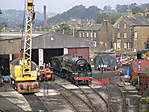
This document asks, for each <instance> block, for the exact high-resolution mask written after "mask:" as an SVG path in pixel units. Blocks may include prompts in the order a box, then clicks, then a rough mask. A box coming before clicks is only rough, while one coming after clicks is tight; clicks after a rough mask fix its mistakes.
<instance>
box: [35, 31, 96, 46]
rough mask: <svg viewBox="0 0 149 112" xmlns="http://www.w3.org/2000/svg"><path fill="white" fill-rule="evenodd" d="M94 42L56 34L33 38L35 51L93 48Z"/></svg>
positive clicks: (50, 33)
mask: <svg viewBox="0 0 149 112" xmlns="http://www.w3.org/2000/svg"><path fill="white" fill-rule="evenodd" d="M93 46H94V42H93V41H90V40H85V39H82V38H74V37H71V36H68V35H63V34H59V33H55V32H49V33H47V34H44V35H40V36H37V37H35V38H33V49H37V48H76V47H93Z"/></svg>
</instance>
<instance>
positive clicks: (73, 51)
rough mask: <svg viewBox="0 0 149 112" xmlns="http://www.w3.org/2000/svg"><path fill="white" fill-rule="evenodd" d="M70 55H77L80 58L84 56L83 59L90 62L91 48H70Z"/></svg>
mask: <svg viewBox="0 0 149 112" xmlns="http://www.w3.org/2000/svg"><path fill="white" fill-rule="evenodd" d="M68 53H69V54H77V55H78V56H83V58H85V59H87V60H89V48H69V49H68Z"/></svg>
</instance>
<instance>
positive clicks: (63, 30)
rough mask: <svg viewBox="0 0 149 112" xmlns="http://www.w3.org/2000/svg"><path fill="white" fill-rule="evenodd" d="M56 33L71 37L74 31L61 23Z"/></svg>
mask: <svg viewBox="0 0 149 112" xmlns="http://www.w3.org/2000/svg"><path fill="white" fill-rule="evenodd" d="M56 32H59V33H63V34H66V35H71V36H72V35H73V32H74V34H75V32H76V30H75V29H71V28H70V27H69V26H68V25H67V24H65V23H63V24H61V25H60V27H59V28H58V29H57V30H56Z"/></svg>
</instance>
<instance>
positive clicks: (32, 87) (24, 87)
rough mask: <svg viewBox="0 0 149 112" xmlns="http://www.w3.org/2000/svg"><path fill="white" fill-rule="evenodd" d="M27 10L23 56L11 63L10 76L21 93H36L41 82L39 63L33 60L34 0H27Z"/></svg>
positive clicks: (14, 86)
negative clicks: (38, 77)
mask: <svg viewBox="0 0 149 112" xmlns="http://www.w3.org/2000/svg"><path fill="white" fill-rule="evenodd" d="M26 10H27V14H26V25H25V38H24V40H23V42H24V50H23V58H17V59H15V60H13V61H12V62H11V63H10V77H11V84H12V87H13V88H14V89H15V90H17V91H18V92H19V93H35V92H38V91H39V83H38V81H37V74H38V73H37V71H38V70H37V65H36V64H35V63H34V62H33V61H32V60H31V55H32V22H33V20H34V16H35V13H34V5H33V0H27V7H26Z"/></svg>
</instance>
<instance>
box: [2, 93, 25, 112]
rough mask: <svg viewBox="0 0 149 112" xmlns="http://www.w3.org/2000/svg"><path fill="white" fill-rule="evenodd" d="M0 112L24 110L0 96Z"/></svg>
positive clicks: (20, 111) (22, 111)
mask: <svg viewBox="0 0 149 112" xmlns="http://www.w3.org/2000/svg"><path fill="white" fill-rule="evenodd" d="M0 112H24V110H23V109H21V108H20V107H18V105H16V104H14V103H12V102H10V101H8V100H7V99H5V97H2V96H0Z"/></svg>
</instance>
